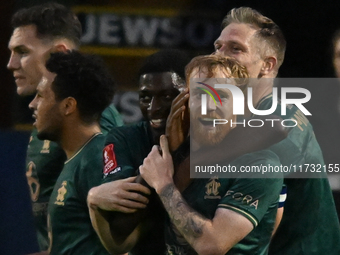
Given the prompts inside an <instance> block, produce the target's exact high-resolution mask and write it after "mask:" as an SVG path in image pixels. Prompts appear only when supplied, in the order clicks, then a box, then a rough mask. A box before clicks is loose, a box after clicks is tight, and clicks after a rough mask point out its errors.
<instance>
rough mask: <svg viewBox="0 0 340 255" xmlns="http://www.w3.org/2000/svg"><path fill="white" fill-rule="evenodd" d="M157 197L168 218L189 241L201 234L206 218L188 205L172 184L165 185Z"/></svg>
mask: <svg viewBox="0 0 340 255" xmlns="http://www.w3.org/2000/svg"><path fill="white" fill-rule="evenodd" d="M159 197H160V199H161V200H162V202H163V204H164V207H165V209H166V210H167V212H168V214H169V216H170V219H171V220H172V222H173V223H174V224H175V226H176V227H177V229H178V230H179V231H180V232H181V233H182V235H183V236H184V237H185V238H186V239H187V241H188V242H189V243H191V244H192V242H193V241H195V239H196V238H199V237H200V236H202V234H203V225H204V223H205V221H206V219H205V218H204V217H203V216H202V215H200V214H199V213H197V212H195V211H194V210H193V209H192V208H190V207H189V205H188V204H187V203H186V201H185V200H184V199H183V197H182V195H181V193H180V192H179V191H178V190H177V189H175V185H174V184H169V185H167V186H166V187H165V188H164V189H163V190H162V192H161V193H160V194H159Z"/></svg>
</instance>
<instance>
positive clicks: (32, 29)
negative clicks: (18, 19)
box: [8, 25, 43, 50]
mask: <svg viewBox="0 0 340 255" xmlns="http://www.w3.org/2000/svg"><path fill="white" fill-rule="evenodd" d="M36 32H37V31H36V26H35V25H26V26H20V27H17V28H15V29H14V30H13V33H12V36H11V38H10V40H9V43H8V48H9V49H10V50H12V49H14V48H16V47H26V48H34V47H38V46H40V45H43V40H41V39H39V38H38V37H37V33H36Z"/></svg>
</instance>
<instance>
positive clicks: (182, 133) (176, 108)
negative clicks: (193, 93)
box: [165, 88, 190, 152]
mask: <svg viewBox="0 0 340 255" xmlns="http://www.w3.org/2000/svg"><path fill="white" fill-rule="evenodd" d="M188 99H189V92H188V88H186V89H185V90H184V91H182V92H181V93H180V94H179V95H178V96H177V97H176V98H175V99H174V100H173V101H172V104H171V111H170V114H169V116H168V119H167V121H166V130H165V134H166V136H167V137H168V139H169V142H168V143H169V149H170V151H171V152H173V151H175V150H177V149H178V147H179V146H180V145H181V144H182V143H183V141H184V139H185V138H186V137H187V136H188V132H189V127H190V118H189V111H188Z"/></svg>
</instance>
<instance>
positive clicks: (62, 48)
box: [51, 42, 69, 53]
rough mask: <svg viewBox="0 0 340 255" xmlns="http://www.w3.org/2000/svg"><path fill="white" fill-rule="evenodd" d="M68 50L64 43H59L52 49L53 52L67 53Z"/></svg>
mask: <svg viewBox="0 0 340 255" xmlns="http://www.w3.org/2000/svg"><path fill="white" fill-rule="evenodd" d="M68 50H69V48H68V46H67V45H66V44H65V43H64V42H59V43H57V44H55V45H54V46H53V47H52V49H51V52H52V53H54V52H67V51H68Z"/></svg>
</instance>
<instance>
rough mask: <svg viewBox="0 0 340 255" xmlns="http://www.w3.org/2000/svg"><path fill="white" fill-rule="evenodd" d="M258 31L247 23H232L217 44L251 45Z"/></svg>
mask: <svg viewBox="0 0 340 255" xmlns="http://www.w3.org/2000/svg"><path fill="white" fill-rule="evenodd" d="M256 31H257V29H256V28H255V27H254V26H252V25H251V24H246V23H231V24H229V25H228V26H226V27H225V28H224V29H223V30H222V31H221V34H220V36H219V37H218V38H217V40H216V41H215V43H228V42H234V43H240V44H249V43H250V41H251V40H252V39H253V37H254V34H255V33H256Z"/></svg>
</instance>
